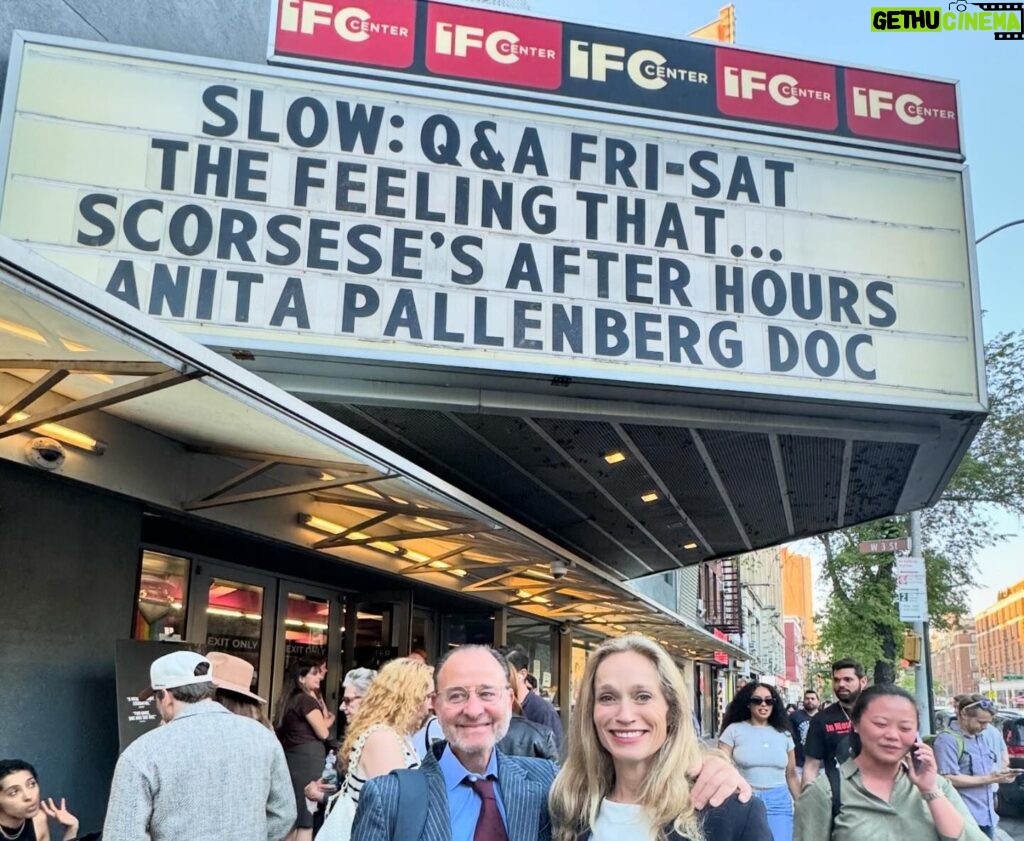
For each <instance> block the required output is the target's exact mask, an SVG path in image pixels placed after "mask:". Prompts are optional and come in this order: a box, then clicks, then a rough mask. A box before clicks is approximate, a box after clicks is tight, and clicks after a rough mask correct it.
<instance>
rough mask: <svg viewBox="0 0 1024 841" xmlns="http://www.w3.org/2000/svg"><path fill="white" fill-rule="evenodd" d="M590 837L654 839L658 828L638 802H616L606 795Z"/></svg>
mask: <svg viewBox="0 0 1024 841" xmlns="http://www.w3.org/2000/svg"><path fill="white" fill-rule="evenodd" d="M590 837H591V841H625V839H627V838H628V839H629V841H656V839H657V837H658V830H657V827H655V826H654V825H652V824H651V821H650V819H649V818H648V817H647V813H646V812H645V811H644V807H643V806H641V805H640V804H639V803H616V802H614V801H612V800H609V799H608V798H607V797H606V798H605V799H604V800H602V801H601V808H600V809H599V810H598V813H597V820H596V821H594V825H593V826H592V827H591V828H590Z"/></svg>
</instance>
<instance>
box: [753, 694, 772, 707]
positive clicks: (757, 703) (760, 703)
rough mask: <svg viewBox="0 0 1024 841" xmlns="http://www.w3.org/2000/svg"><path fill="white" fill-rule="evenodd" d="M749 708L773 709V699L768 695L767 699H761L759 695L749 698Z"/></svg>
mask: <svg viewBox="0 0 1024 841" xmlns="http://www.w3.org/2000/svg"><path fill="white" fill-rule="evenodd" d="M750 706H752V707H773V706H775V699H774V698H772V697H771V696H770V695H769V696H768V697H767V698H762V697H760V696H759V695H751V696H750Z"/></svg>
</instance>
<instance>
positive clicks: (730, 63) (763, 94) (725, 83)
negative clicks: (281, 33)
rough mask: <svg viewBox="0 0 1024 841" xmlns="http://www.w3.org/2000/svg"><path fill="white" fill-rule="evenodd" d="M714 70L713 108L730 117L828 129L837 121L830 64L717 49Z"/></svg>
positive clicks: (837, 115)
mask: <svg viewBox="0 0 1024 841" xmlns="http://www.w3.org/2000/svg"><path fill="white" fill-rule="evenodd" d="M715 72H716V76H717V78H718V85H717V91H716V94H717V99H718V110H719V111H721V112H722V113H723V114H727V115H728V116H730V117H746V118H749V119H755V120H761V121H764V122H769V123H782V124H783V125H789V126H801V127H805V128H816V129H829V130H831V129H834V128H836V127H837V126H838V125H839V109H838V104H837V102H836V94H837V90H836V71H835V68H834V67H830V66H829V65H826V64H816V63H815V62H812V61H800V60H798V59H794V58H781V57H778V56H771V55H762V54H761V53H747V52H743V51H741V50H721V49H720V50H716V51H715Z"/></svg>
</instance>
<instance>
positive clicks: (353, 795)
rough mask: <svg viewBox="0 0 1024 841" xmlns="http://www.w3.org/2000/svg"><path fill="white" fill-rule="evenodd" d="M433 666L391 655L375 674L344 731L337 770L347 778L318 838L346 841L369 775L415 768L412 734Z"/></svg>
mask: <svg viewBox="0 0 1024 841" xmlns="http://www.w3.org/2000/svg"><path fill="white" fill-rule="evenodd" d="M433 691H434V671H433V669H431V668H430V666H427V665H426V664H424V663H419V662H416V661H414V660H407V659H402V660H392V661H391V662H390V663H386V664H385V665H384V666H383V667H382V668H381V670H380V671H379V672H378V673H377V677H375V678H374V679H373V682H372V683H371V684H370V688H369V689H368V690H367V692H366V695H365V696H364V697H363V702H362V704H360V706H359V712H357V713H356V715H355V717H354V718H353V719H352V723H351V724H350V725H349V728H348V731H347V732H346V734H345V741H344V743H343V744H342V747H341V752H340V753H339V754H338V757H339V759H343V760H344V762H345V764H344V765H340V763H339V772H340V773H344V774H345V775H346V776H345V783H344V785H343V786H342V788H341V790H340V791H339V792H338V794H337V795H335V797H334V798H333V800H332V803H331V807H330V809H331V811H330V813H329V814H328V815H327V819H326V820H325V821H324V825H323V828H322V829H321V830H320V832H318V833H317V836H316V838H317V841H347V839H348V838H349V835H350V833H351V831H352V821H353V819H354V818H355V813H356V805H357V804H358V802H359V795H360V793H361V792H362V790H363V786H364V785H365V784H366V781H367V780H370V779H372V778H374V777H380V776H383V775H384V774H387V773H389V772H391V771H394V770H396V769H398V768H417V767H419V764H420V757H419V754H417V752H416V749H415V748H414V747H413V743H412V734H413V733H415V732H416V731H417V730H419V728H420V726H421V725H422V724H423V722H424V720H425V719H426V718H427V716H428V715H429V714H430V696H431V694H432V693H433Z"/></svg>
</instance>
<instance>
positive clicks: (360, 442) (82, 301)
mask: <svg viewBox="0 0 1024 841" xmlns="http://www.w3.org/2000/svg"><path fill="white" fill-rule="evenodd" d="M0 269H4V270H5V271H2V272H0V283H2V284H3V285H6V286H8V287H10V288H13V289H14V290H15V291H17V292H19V293H21V294H25V295H26V296H27V297H28V298H30V299H31V300H34V301H36V302H38V303H40V304H43V305H45V306H50V307H53V308H55V309H57V310H58V311H60V312H62V313H64V314H65V315H68V316H70V317H73V318H75V319H77V320H79V321H83V322H85V323H86V324H87V325H88V326H90V327H92V328H93V329H96V330H98V331H99V332H101V333H104V334H106V335H108V336H111V337H112V338H114V339H116V340H118V341H120V342H122V343H124V344H125V345H127V346H128V347H130V348H131V349H133V350H135V351H137V352H139V353H142V354H145V355H146V356H148V357H151V358H154V359H156V360H158V361H161V362H163V363H164V364H166V365H167V366H168V367H169V368H173V369H175V370H178V371H182V370H188V369H191V370H194V371H199V372H201V376H202V381H203V383H204V384H205V385H206V386H208V387H210V388H212V389H215V390H216V391H218V392H219V393H221V394H222V395H224V396H226V397H229V398H232V399H235V400H238V401H239V402H240V403H242V404H243V405H245V406H247V407H249V408H251V409H253V410H255V411H257V412H259V413H261V414H263V415H267V416H270V417H273V418H275V419H277V420H279V421H281V422H283V423H285V424H286V425H287V426H288V427H289V428H290V429H292V430H293V431H295V432H298V433H300V434H304V435H310V436H312V437H313V438H314V439H316V440H318V441H319V442H320V443H323V444H326V445H328V446H343V447H344V448H346V449H349V450H355V451H357V452H358V453H359V454H360V456H361V457H363V458H365V459H366V460H367V461H368V462H370V463H371V464H375V465H378V466H379V467H380V468H381V469H382V471H383V472H387V471H395V472H397V473H399V474H401V475H403V476H404V477H406V478H407V479H408V480H409V481H411V482H413V483H414V484H416V485H418V486H420V487H421V488H423V489H425V490H428V491H429V492H430V493H431V494H437V495H440V496H443V497H445V498H446V499H448V500H450V501H451V502H452V503H453V504H454V505H456V506H457V507H459V508H463V509H467V510H469V511H471V512H472V513H473V514H474V515H476V516H479V517H481V518H483V519H485V520H489V521H491V522H493V523H497V524H499V525H500V526H501V527H502V528H504V529H508V530H509V531H510V532H513V533H515V534H517V535H518V536H519V537H520V538H522V539H523V540H525V541H527V542H529V543H531V544H533V545H535V546H537V547H538V548H539V549H541V551H543V552H546V553H549V554H550V555H552V556H554V557H559V558H563V559H566V560H568V561H570V562H571V563H572V564H573V565H574V566H576V567H578V568H579V569H581V570H585V571H586V572H587V573H588V574H589V575H591V576H593V577H595V578H597V579H599V580H600V581H602V582H604V583H606V584H608V585H610V586H611V587H612V588H613V589H614V590H615V591H616V592H619V593H621V594H622V595H623V597H624V599H625V600H627V601H630V602H633V603H636V604H639V605H641V606H643V608H645V609H646V610H647V611H649V612H650V613H653V614H655V615H659V616H664V617H665V618H666V619H668V620H670V621H671V622H672V623H673V624H674V625H676V626H678V627H679V628H680V629H685V631H686V633H687V634H688V635H689V634H693V635H695V636H696V637H697V639H698V640H699V641H700V642H701V643H704V644H705V645H706V646H707V648H708V649H709V650H715V651H723V652H725V653H727V654H729V656H731V657H736V658H741V659H745V658H746V656H747V655H746V652H744V651H743V650H742V649H740V648H738V647H736V646H734V645H732V644H730V643H728V642H725V641H723V640H720V639H718V638H716V637H714V636H713V635H712V634H710V633H709V632H708V631H706V630H704V629H703V628H700V627H698V626H696V625H694V624H693V623H691V622H689V621H688V620H686V619H685V618H684V617H682V616H679V615H678V614H677V613H675V612H674V611H671V610H668V609H667V608H666V607H664V606H663V605H661V604H659V603H658V602H656V601H654V600H653V599H650V598H648V597H647V596H645V595H643V594H641V593H639V592H638V591H636V590H635V589H633V588H632V587H631V586H630V585H628V584H627V583H625V582H624V581H623V580H620V579H617V578H616V577H615V576H613V575H610V574H608V573H607V572H605V571H603V570H601V569H600V568H598V567H596V566H594V565H593V564H591V563H588V562H587V561H586V560H584V559H583V558H581V557H579V556H577V555H575V554H574V553H572V552H570V551H568V550H566V549H565V548H563V547H561V546H559V545H558V544H556V543H554V542H552V541H550V540H548V539H547V538H545V537H544V536H543V535H540V534H537V533H536V532H534V531H532V530H531V529H529V528H528V527H526V526H524V525H523V524H522V523H519V522H518V521H516V520H514V519H513V518H511V517H509V516H507V515H505V514H503V513H501V512H500V511H497V510H496V509H493V508H491V507H490V506H488V505H486V504H485V503H483V502H482V501H480V500H478V499H476V498H474V497H472V496H470V495H469V494H466V493H465V492H463V491H461V490H459V489H458V488H456V487H454V486H452V485H450V484H449V483H447V482H445V481H443V480H442V479H440V478H439V477H437V476H434V475H433V474H431V473H430V472H429V471H427V470H425V469H423V468H422V467H420V466H419V465H417V464H415V463H413V462H410V461H408V460H407V459H405V458H403V457H401V456H399V455H397V454H396V453H393V452H391V451H390V450H388V449H387V448H385V447H383V446H381V445H380V444H378V443H377V442H375V441H373V440H372V439H370V438H368V437H367V436H365V435H363V434H362V433H359V432H357V431H356V430H354V429H351V428H350V427H348V426H346V425H345V424H343V423H341V422H340V421H337V420H335V419H333V418H331V417H329V416H328V415H326V414H324V413H322V412H320V411H319V410H317V409H315V408H313V407H312V406H309V405H308V404H306V403H304V402H303V401H302V400H300V399H299V398H297V397H294V396H293V395H291V394H288V393H287V392H285V391H283V390H281V389H279V388H278V387H277V386H275V385H273V384H271V383H270V382H268V381H267V380H264V379H262V378H260V377H259V376H257V375H256V374H253V373H251V372H249V371H246V370H245V369H244V368H242V367H241V366H239V365H236V364H235V363H233V362H232V361H230V360H228V359H226V358H224V357H223V356H221V355H219V354H217V353H216V352H214V351H212V350H210V349H208V348H206V347H204V346H202V345H201V344H199V343H198V342H196V341H195V340H194V339H191V338H189V337H188V336H185V335H183V334H181V333H179V332H177V331H175V330H173V329H172V328H170V327H168V326H166V325H164V324H162V323H161V322H159V321H157V320H156V319H154V318H152V317H150V316H148V315H146V314H145V313H142V312H140V311H138V310H136V309H134V308H133V307H131V306H129V305H128V304H127V303H125V302H123V301H121V300H119V299H117V298H116V297H115V296H113V295H110V294H108V293H107V292H106V291H104V290H103V289H100V288H99V287H97V286H95V285H93V284H91V283H89V282H88V281H86V280H84V279H83V278H80V277H78V276H77V275H75V274H73V273H72V272H70V271H68V270H67V269H65V268H63V267H61V266H59V265H57V264H55V263H52V262H50V261H48V260H46V259H45V258H43V257H41V256H39V255H38V254H36V253H34V252H33V251H31V250H30V249H29V248H27V247H25V246H23V245H21V244H19V243H17V242H15V241H13V240H11V239H9V238H8V237H4V236H0ZM456 592H457V591H456Z"/></svg>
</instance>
